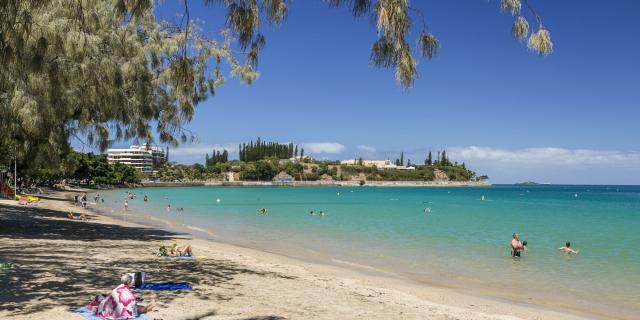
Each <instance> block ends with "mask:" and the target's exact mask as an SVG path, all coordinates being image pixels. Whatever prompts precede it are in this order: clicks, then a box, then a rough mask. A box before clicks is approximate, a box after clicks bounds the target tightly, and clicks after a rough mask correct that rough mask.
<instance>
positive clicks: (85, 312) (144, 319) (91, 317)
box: [71, 307, 153, 320]
mask: <svg viewBox="0 0 640 320" xmlns="http://www.w3.org/2000/svg"><path fill="white" fill-rule="evenodd" d="M71 311H73V312H76V313H79V314H80V315H82V316H83V317H85V318H86V319H88V320H104V318H100V317H98V316H96V315H95V314H94V313H93V312H91V310H89V309H87V308H86V307H83V308H74V309H71ZM132 319H135V320H153V318H151V317H149V316H148V315H146V314H141V315H139V316H137V317H135V318H132Z"/></svg>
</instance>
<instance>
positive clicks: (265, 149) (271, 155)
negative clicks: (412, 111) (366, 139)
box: [155, 138, 488, 182]
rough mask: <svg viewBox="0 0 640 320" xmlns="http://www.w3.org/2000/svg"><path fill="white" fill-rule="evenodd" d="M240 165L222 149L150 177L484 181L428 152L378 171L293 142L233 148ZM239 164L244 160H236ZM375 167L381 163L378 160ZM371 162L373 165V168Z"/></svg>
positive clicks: (165, 179)
mask: <svg viewBox="0 0 640 320" xmlns="http://www.w3.org/2000/svg"><path fill="white" fill-rule="evenodd" d="M239 147H240V148H239V155H238V156H239V158H240V159H241V160H228V152H227V150H223V151H222V152H221V151H215V150H214V151H213V152H212V155H213V156H209V154H206V155H205V164H204V165H202V164H199V163H196V164H193V165H182V164H175V163H168V164H166V165H165V166H164V167H162V168H160V170H158V172H157V174H155V178H156V179H157V180H159V181H163V182H188V181H211V180H217V181H272V180H274V178H275V179H276V180H279V181H287V182H288V181H317V180H326V181H332V180H333V181H345V180H351V181H353V180H356V181H363V182H366V181H481V180H486V179H487V178H488V177H487V176H477V175H476V173H475V172H473V171H471V170H469V169H467V168H466V166H465V164H464V163H457V162H451V161H450V160H449V158H448V157H447V153H446V151H442V152H438V154H437V157H436V159H434V157H433V155H432V153H431V152H429V154H428V155H427V157H426V159H425V160H424V164H419V165H416V164H411V161H410V160H407V163H406V166H405V160H404V153H401V155H400V157H399V158H398V159H396V161H395V164H391V162H390V161H389V162H388V165H387V166H384V167H382V166H381V167H379V166H376V165H375V164H372V162H371V161H368V160H363V159H362V158H360V159H358V160H354V161H353V163H351V162H349V161H347V162H346V163H345V162H344V161H343V162H342V163H341V162H340V161H327V160H323V161H317V160H314V159H312V158H311V157H308V156H305V155H304V149H303V148H300V149H299V148H298V146H296V145H294V144H293V143H289V144H281V143H277V142H265V141H263V140H260V139H259V138H258V140H257V141H256V142H253V141H251V142H249V143H243V144H241V145H240V146H239ZM242 159H245V160H242ZM378 162H384V160H383V161H378ZM378 162H376V163H378Z"/></svg>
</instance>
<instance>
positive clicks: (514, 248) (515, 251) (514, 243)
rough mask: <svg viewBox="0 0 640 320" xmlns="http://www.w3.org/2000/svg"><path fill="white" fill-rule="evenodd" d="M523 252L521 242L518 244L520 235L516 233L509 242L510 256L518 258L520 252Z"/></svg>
mask: <svg viewBox="0 0 640 320" xmlns="http://www.w3.org/2000/svg"><path fill="white" fill-rule="evenodd" d="M522 250H524V246H523V245H522V242H520V235H518V233H517V232H515V233H514V234H513V240H511V256H512V257H519V256H520V252H521V251H522Z"/></svg>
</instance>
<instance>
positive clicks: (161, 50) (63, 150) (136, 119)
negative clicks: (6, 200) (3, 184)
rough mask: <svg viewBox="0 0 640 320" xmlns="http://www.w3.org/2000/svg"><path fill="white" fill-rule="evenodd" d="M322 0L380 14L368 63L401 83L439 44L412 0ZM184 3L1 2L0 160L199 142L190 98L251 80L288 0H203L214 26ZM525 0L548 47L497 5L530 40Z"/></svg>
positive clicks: (51, 159) (53, 161) (37, 162)
mask: <svg viewBox="0 0 640 320" xmlns="http://www.w3.org/2000/svg"><path fill="white" fill-rule="evenodd" d="M319 1H322V0H319ZM324 2H326V3H327V4H328V5H330V6H333V7H338V8H342V7H348V8H349V9H350V11H351V14H352V15H353V16H355V17H362V16H370V17H371V18H372V19H373V21H375V25H376V32H377V34H378V37H377V40H376V41H375V42H374V43H373V45H372V48H371V56H370V59H371V63H372V64H373V65H375V66H378V67H386V68H393V69H394V70H395V75H396V78H397V80H398V82H399V83H400V85H402V86H403V87H405V88H410V87H411V86H412V85H413V83H414V81H415V79H416V78H417V76H418V72H417V69H416V56H421V57H424V58H427V59H431V58H433V57H434V56H435V55H436V54H437V52H438V48H439V47H440V41H439V40H438V39H437V38H436V37H435V36H434V35H433V34H432V33H431V31H430V29H429V28H428V27H427V23H426V21H427V17H426V16H425V15H424V14H423V13H422V12H421V11H420V10H418V9H417V8H414V7H412V6H411V5H410V2H409V1H408V0H324ZM180 3H181V4H182V6H181V9H180V12H176V13H177V14H178V15H179V18H178V19H177V20H176V21H169V20H164V19H161V18H160V17H158V16H156V14H155V10H154V9H155V6H161V5H165V1H153V0H0V66H1V68H0V132H1V133H2V134H1V135H0V162H6V160H7V158H9V157H13V156H14V155H16V156H17V158H18V159H19V161H21V162H28V163H29V164H30V165H31V166H34V167H37V166H56V165H59V160H60V159H61V157H62V156H64V155H66V154H68V153H69V151H70V142H71V140H74V139H75V140H77V141H78V142H79V143H81V144H85V145H87V146H89V147H98V148H99V149H100V150H105V149H106V148H107V147H108V146H109V145H110V144H111V143H113V142H114V141H116V140H122V139H125V140H130V139H134V140H140V142H141V143H147V142H150V141H152V140H160V141H159V142H162V143H168V144H171V145H176V144H178V143H179V142H186V141H188V140H192V139H195V136H194V134H192V132H190V131H189V130H188V129H187V128H186V127H185V125H186V124H188V123H189V122H190V121H191V120H192V119H193V115H194V112H195V108H196V106H197V105H198V104H199V103H200V102H202V101H204V100H205V99H207V98H208V97H210V96H212V95H214V94H215V93H216V91H217V90H219V89H220V87H221V86H222V85H223V84H224V83H225V81H226V77H227V76H232V77H237V78H238V79H239V80H240V81H241V82H244V83H247V84H251V83H253V82H254V81H255V80H256V79H257V78H258V72H257V67H258V61H259V56H260V53H261V51H262V50H263V49H264V48H265V45H266V43H267V42H266V39H265V37H264V35H263V34H262V32H261V28H262V27H263V25H264V24H270V25H275V26H278V25H280V24H282V23H284V22H285V20H286V18H287V15H288V10H289V5H290V1H289V0H205V3H206V4H207V5H208V7H210V8H211V9H210V10H221V9H222V10H224V11H225V12H226V18H225V21H224V27H223V28H221V29H220V30H207V29H205V28H203V26H201V25H199V24H198V23H197V21H198V20H197V19H196V18H195V16H194V15H193V14H194V13H193V12H191V10H190V8H189V3H190V1H189V0H181V1H180ZM417 3H418V2H413V4H417ZM523 3H524V4H525V6H526V7H527V8H529V11H530V12H531V14H532V15H533V16H534V17H535V19H536V21H537V23H538V30H537V31H536V32H533V33H531V36H530V37H529V40H528V46H529V48H531V49H532V50H535V51H536V52H539V53H540V54H542V55H548V54H549V53H550V52H551V51H552V43H551V38H550V34H549V31H548V30H547V29H545V28H544V26H543V25H542V22H541V19H540V17H539V16H538V14H537V13H536V12H535V11H534V10H533V9H532V8H531V6H530V5H529V3H528V2H527V0H501V8H502V10H504V11H507V12H510V13H511V14H513V15H514V16H516V22H515V24H514V26H513V27H512V30H513V33H514V35H515V36H516V37H517V38H519V39H525V38H526V37H527V35H528V34H529V24H528V22H527V21H526V19H525V17H524V16H523V14H522V12H521V8H522V6H523V5H522V4H523ZM414 20H416V21H418V23H417V24H415V25H414ZM413 33H417V34H418V38H417V40H416V41H414V40H411V39H409V35H410V34H413ZM411 43H416V45H411ZM222 70H229V73H228V74H226V73H225V72H223V71H222ZM293 153H294V154H295V150H294V151H293ZM302 154H303V152H302V150H300V155H302Z"/></svg>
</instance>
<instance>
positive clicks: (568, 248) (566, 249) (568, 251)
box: [558, 241, 579, 254]
mask: <svg viewBox="0 0 640 320" xmlns="http://www.w3.org/2000/svg"><path fill="white" fill-rule="evenodd" d="M558 250H562V252H564V253H565V254H578V252H579V251H578V250H573V249H571V242H569V241H567V243H565V244H564V247H560V248H558Z"/></svg>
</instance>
